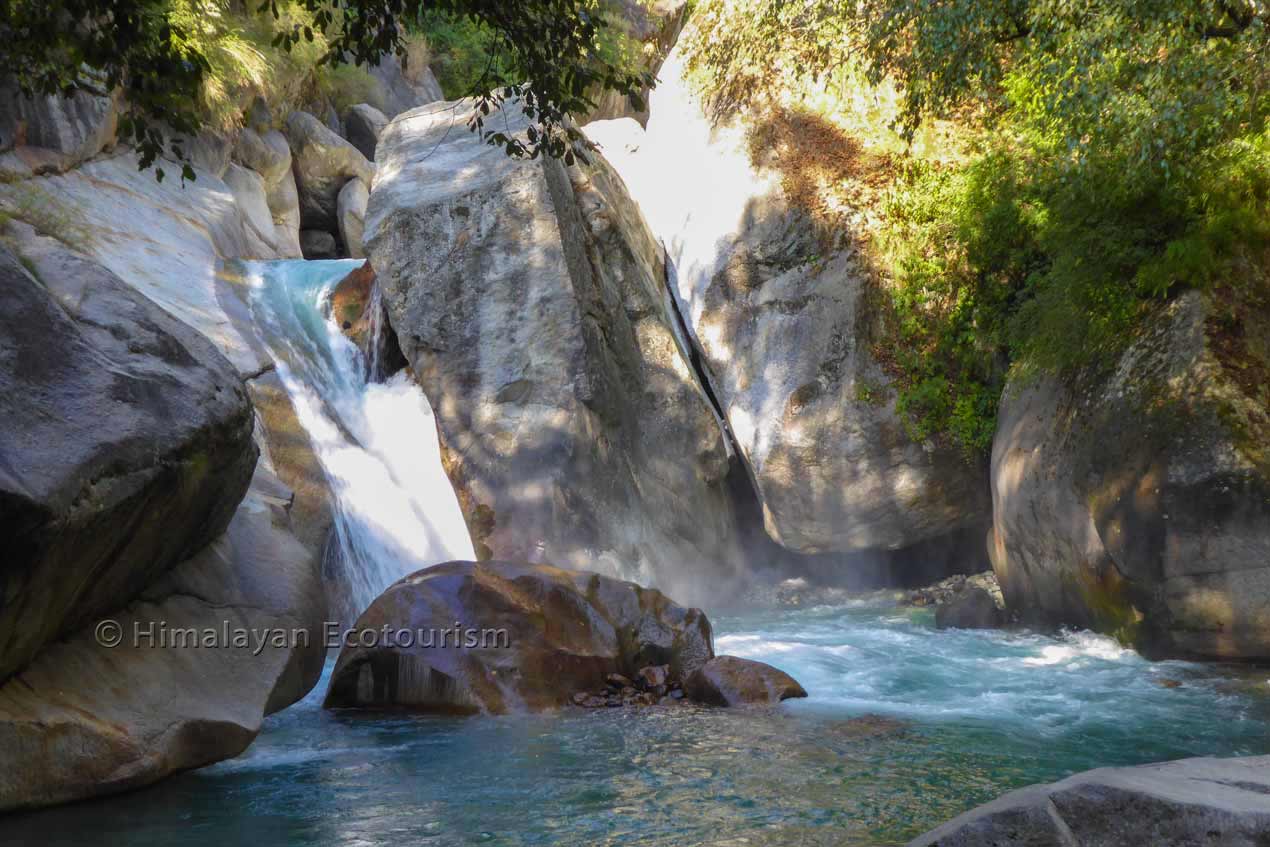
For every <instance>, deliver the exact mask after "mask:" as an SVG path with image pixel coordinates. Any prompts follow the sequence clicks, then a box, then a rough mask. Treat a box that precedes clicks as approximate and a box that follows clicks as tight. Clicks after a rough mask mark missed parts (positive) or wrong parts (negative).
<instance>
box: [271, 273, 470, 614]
mask: <svg viewBox="0 0 1270 847" xmlns="http://www.w3.org/2000/svg"><path fill="white" fill-rule="evenodd" d="M360 264H361V262H360V261H321V262H315V261H300V260H295V261H278V262H251V263H248V266H247V271H248V278H249V280H250V283H251V298H250V302H251V311H252V315H253V317H254V319H255V321H256V323H257V325H258V327H259V328H260V330H261V335H262V337H263V338H264V339H265V343H266V344H267V345H268V346H269V348H270V353H271V354H272V357H273V360H274V362H275V363H276V364H277V371H278V376H279V377H280V378H281V380H282V383H283V385H284V386H285V387H286V390H287V393H288V394H289V395H290V397H291V401H292V403H293V404H294V406H295V410H296V414H297V416H298V417H299V419H300V423H301V424H302V425H303V427H304V429H305V431H306V432H307V433H308V436H309V441H310V442H311V443H312V446H313V450H314V452H315V453H316V455H317V458H318V460H319V461H320V462H321V464H322V469H323V471H324V472H325V474H326V478H327V482H328V483H329V485H330V489H331V493H332V497H333V501H334V502H333V511H334V513H335V514H334V517H335V532H336V536H337V539H336V540H337V541H338V544H339V547H340V552H341V553H342V556H341V560H342V567H343V571H344V572H343V574H342V580H341V581H342V582H343V583H344V584H345V585H346V586H347V589H346V590H347V591H348V592H349V595H350V596H348V597H346V598H342V599H343V600H344V601H346V604H347V606H348V607H349V608H351V609H353V611H354V613H355V614H356V613H360V612H361V611H362V610H364V609H365V608H366V607H367V606H368V605H370V603H371V601H373V600H374V599H375V598H376V597H377V596H379V594H380V593H381V592H382V591H383V590H384V589H385V588H387V587H388V586H389V585H391V584H392V583H393V582H395V581H396V580H398V579H400V578H401V577H403V576H405V575H407V574H410V573H412V572H414V571H416V570H419V569H420V568H424V567H427V566H429V565H434V564H437V563H438V562H444V561H448V560H450V559H474V558H475V553H474V551H473V549H472V540H471V537H470V535H469V534H468V530H467V526H466V524H465V523H464V521H463V515H462V512H461V511H460V510H459V504H458V500H457V498H456V497H455V495H454V489H453V488H452V487H451V485H450V480H449V478H448V477H447V476H446V475H445V471H444V470H443V469H442V467H441V452H440V445H439V443H438V440H437V431H436V424H435V422H434V420H433V416H432V408H431V406H429V404H428V399H427V397H426V396H424V393H423V390H422V389H421V388H419V386H418V385H416V384H415V383H414V382H413V381H412V380H411V379H410V376H409V374H407V373H405V372H401V373H398V374H396V375H395V376H392V377H390V378H388V379H387V380H385V381H383V382H375V381H374V380H373V379H372V378H371V377H372V375H373V374H374V373H375V372H376V371H377V370H378V363H377V362H373V361H372V362H368V361H367V360H366V354H364V353H363V352H362V351H361V350H358V349H357V347H356V346H355V345H354V344H353V343H352V342H351V341H350V340H349V339H348V338H346V337H345V336H344V334H343V333H342V332H340V329H339V327H338V326H337V325H336V324H335V322H334V321H332V320H330V319H329V318H328V317H327V316H326V315H325V314H324V311H325V310H324V308H323V303H324V302H325V301H326V298H327V295H328V294H329V292H330V290H331V289H332V288H333V287H334V285H335V284H336V283H337V282H339V280H340V279H342V278H343V277H344V276H345V275H346V274H347V273H348V272H349V271H351V270H353V269H354V268H356V267H358V266H359V265H360ZM372 301H373V302H372V304H371V306H372V308H374V309H375V311H376V319H375V322H374V323H373V331H374V332H376V333H378V332H382V331H383V327H382V326H381V325H380V323H379V321H378V315H377V313H378V307H379V302H380V301H379V295H378V292H377V291H376V292H375V294H374V295H373V297H372ZM369 347H370V350H371V351H376V350H378V349H379V347H380V345H378V344H376V343H371V344H370V345H369ZM370 355H372V356H374V355H375V353H374V352H372V353H371V354H370Z"/></svg>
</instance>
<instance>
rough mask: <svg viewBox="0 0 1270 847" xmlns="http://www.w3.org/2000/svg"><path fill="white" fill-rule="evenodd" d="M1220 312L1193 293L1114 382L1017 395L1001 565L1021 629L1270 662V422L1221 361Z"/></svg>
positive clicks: (1025, 387)
mask: <svg viewBox="0 0 1270 847" xmlns="http://www.w3.org/2000/svg"><path fill="white" fill-rule="evenodd" d="M1210 315H1211V308H1210V303H1209V301H1208V300H1207V299H1206V297H1205V296H1204V295H1202V294H1200V293H1198V292H1191V293H1187V294H1184V295H1182V296H1181V297H1179V298H1178V299H1177V300H1175V301H1174V302H1172V303H1171V304H1169V305H1168V306H1167V307H1165V308H1163V309H1162V310H1161V311H1160V312H1159V313H1158V314H1157V315H1156V316H1155V317H1154V318H1152V319H1151V320H1150V322H1149V323H1150V328H1149V330H1148V331H1147V332H1146V333H1144V334H1143V336H1142V337H1140V338H1139V339H1138V340H1136V341H1135V342H1134V343H1133V344H1132V345H1131V347H1130V348H1129V349H1128V350H1127V351H1126V352H1125V353H1124V354H1123V355H1122V356H1121V358H1120V361H1119V363H1118V364H1117V365H1116V367H1115V368H1114V369H1113V370H1111V371H1110V372H1109V373H1107V374H1104V375H1099V374H1085V375H1078V376H1076V377H1071V378H1069V379H1068V380H1067V381H1063V380H1060V379H1058V378H1054V377H1045V378H1037V379H1036V380H1033V381H1030V382H1022V383H1019V382H1015V383H1012V384H1011V385H1010V386H1009V387H1007V390H1006V392H1005V395H1004V397H1003V398H1002V402H1001V409H1000V414H999V417H998V427H997V435H996V440H995V441H994V444H993V450H992V494H993V505H994V533H993V543H992V545H991V546H992V549H991V553H992V556H993V566H994V569H995V571H996V574H997V578H998V580H999V581H1000V583H1001V590H1002V592H1003V593H1004V596H1005V601H1006V606H1007V608H1009V609H1010V610H1012V611H1014V612H1016V613H1017V614H1019V615H1021V616H1022V617H1023V619H1024V620H1025V621H1029V622H1036V623H1042V624H1048V625H1068V626H1075V627H1086V628H1090V629H1095V630H1098V631H1101V632H1108V633H1113V634H1115V635H1117V636H1119V637H1121V638H1122V639H1124V640H1125V641H1129V642H1132V643H1135V644H1137V645H1138V646H1139V647H1140V648H1142V649H1145V650H1147V651H1148V652H1153V653H1159V654H1164V655H1183V656H1193V657H1202V658H1210V659H1265V658H1267V657H1270V462H1267V458H1266V444H1267V443H1270V441H1267V435H1266V434H1267V433H1270V416H1268V415H1267V413H1266V409H1265V407H1264V405H1263V404H1262V403H1261V402H1259V401H1258V400H1256V399H1254V398H1253V397H1249V396H1248V395H1247V394H1246V392H1245V391H1244V390H1243V389H1241V388H1240V386H1239V384H1238V377H1237V375H1236V374H1234V373H1232V372H1231V371H1229V370H1227V369H1226V368H1225V367H1224V366H1223V365H1222V363H1221V362H1220V361H1219V360H1218V358H1217V357H1216V356H1215V354H1214V352H1213V349H1212V329H1211V326H1210V323H1209V316H1210ZM1250 362H1251V360H1245V364H1249V363H1250Z"/></svg>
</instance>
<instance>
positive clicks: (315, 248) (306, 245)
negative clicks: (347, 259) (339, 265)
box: [300, 229, 340, 259]
mask: <svg viewBox="0 0 1270 847" xmlns="http://www.w3.org/2000/svg"><path fill="white" fill-rule="evenodd" d="M300 252H301V253H303V254H304V258H306V259H338V258H339V256H340V247H339V244H338V243H337V242H336V241H335V236H334V235H331V234H330V233H329V232H327V231H326V230H324V229H302V230H300Z"/></svg>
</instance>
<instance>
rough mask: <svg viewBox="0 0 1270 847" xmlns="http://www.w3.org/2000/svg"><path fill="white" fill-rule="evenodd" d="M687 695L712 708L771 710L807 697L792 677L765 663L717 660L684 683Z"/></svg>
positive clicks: (742, 660)
mask: <svg viewBox="0 0 1270 847" xmlns="http://www.w3.org/2000/svg"><path fill="white" fill-rule="evenodd" d="M684 693H685V694H687V695H688V696H689V697H690V698H692V699H693V700H696V701H698V702H700V703H707V704H709V705H711V706H771V705H774V704H776V703H779V702H781V701H782V700H789V699H791V698H795V697H806V696H807V692H806V690H804V689H803V687H802V686H801V685H799V684H798V681H797V680H795V679H794V678H793V677H792V676H790V675H789V674H787V673H785V672H784V671H782V670H780V669H779V668H774V667H772V666H771V665H768V664H765V663H763V662H756V661H754V660H752V659H741V658H738V657H736V656H715V657H714V658H713V659H711V660H710V661H708V662H706V663H705V664H704V665H702V666H701V667H700V668H698V669H697V670H696V671H695V672H693V673H692V674H691V675H689V676H688V678H687V679H685V680H684Z"/></svg>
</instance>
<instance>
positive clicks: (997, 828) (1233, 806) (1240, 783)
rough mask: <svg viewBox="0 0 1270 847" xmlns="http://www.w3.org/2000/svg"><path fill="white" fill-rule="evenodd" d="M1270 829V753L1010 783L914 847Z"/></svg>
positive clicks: (1213, 838)
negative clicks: (1012, 787) (1053, 780)
mask: <svg viewBox="0 0 1270 847" xmlns="http://www.w3.org/2000/svg"><path fill="white" fill-rule="evenodd" d="M1267 832H1270V756H1258V757H1253V758H1246V759H1182V760H1180V761H1176V762H1167V763H1164V764H1156V765H1143V766H1141V767H1136V768H1101V769H1099V770H1093V771H1087V772H1085V773H1081V774H1076V775H1075V776H1072V777H1069V778H1067V779H1065V780H1063V781H1062V782H1056V783H1054V784H1052V785H1036V786H1031V787H1028V788H1023V789H1020V790H1018V791H1012V792H1010V793H1009V794H1006V795H1005V796H1003V797H1000V798H998V799H997V800H994V801H992V802H991V803H988V804H987V805H984V806H980V807H979V808H977V809H974V810H972V811H969V812H967V813H966V814H964V815H962V816H961V817H959V818H956V819H954V820H952V821H949V822H948V823H946V824H944V825H943V826H941V827H939V828H938V829H934V830H932V831H930V832H928V833H926V834H925V835H923V836H921V837H920V838H917V839H915V840H914V841H912V842H910V843H909V847H1070V845H1073V844H1080V845H1085V847H1128V845H1139V844H1142V845H1146V844H1149V845H1151V847H1193V845H1200V844H1221V845H1229V847H1256V845H1261V844H1265V843H1266V833H1267Z"/></svg>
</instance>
